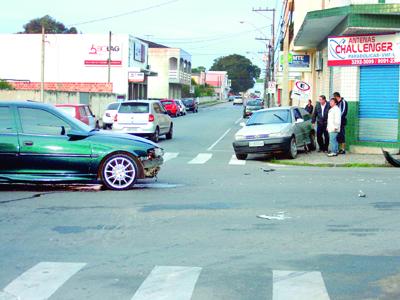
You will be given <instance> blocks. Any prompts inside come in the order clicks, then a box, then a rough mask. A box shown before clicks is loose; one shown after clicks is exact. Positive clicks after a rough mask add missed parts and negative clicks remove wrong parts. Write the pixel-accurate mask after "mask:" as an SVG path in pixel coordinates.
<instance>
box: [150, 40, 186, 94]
mask: <svg viewBox="0 0 400 300" xmlns="http://www.w3.org/2000/svg"><path fill="white" fill-rule="evenodd" d="M144 42H146V43H148V45H149V64H150V65H151V67H152V69H153V70H154V71H155V72H156V73H157V76H154V77H151V78H149V79H148V85H149V94H148V97H149V98H170V99H175V98H176V99H179V98H181V97H182V87H183V86H184V85H186V86H190V84H191V73H192V61H191V60H192V58H191V55H190V54H189V53H187V52H185V51H184V50H182V49H179V48H170V47H167V46H164V45H160V44H157V43H153V42H149V41H144Z"/></svg>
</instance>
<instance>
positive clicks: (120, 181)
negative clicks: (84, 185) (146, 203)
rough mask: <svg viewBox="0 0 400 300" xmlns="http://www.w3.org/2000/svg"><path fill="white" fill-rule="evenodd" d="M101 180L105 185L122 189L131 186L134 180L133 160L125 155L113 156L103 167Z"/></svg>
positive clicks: (134, 168) (134, 167)
mask: <svg viewBox="0 0 400 300" xmlns="http://www.w3.org/2000/svg"><path fill="white" fill-rule="evenodd" d="M103 180H104V183H105V184H106V185H107V187H109V188H111V189H115V190H123V189H127V188H129V187H131V186H132V185H133V184H134V182H135V180H136V165H135V162H134V161H133V160H132V159H131V158H129V157H127V156H122V155H121V156H120V155H118V156H113V157H111V158H110V159H108V160H107V162H106V163H105V164H104V167H103Z"/></svg>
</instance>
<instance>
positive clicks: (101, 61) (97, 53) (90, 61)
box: [84, 36, 123, 67]
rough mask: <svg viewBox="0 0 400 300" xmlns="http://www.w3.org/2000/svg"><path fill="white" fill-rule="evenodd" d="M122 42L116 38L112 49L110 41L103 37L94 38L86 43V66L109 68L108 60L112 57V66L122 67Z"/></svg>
mask: <svg viewBox="0 0 400 300" xmlns="http://www.w3.org/2000/svg"><path fill="white" fill-rule="evenodd" d="M122 47H123V45H122V42H121V41H119V40H118V39H116V38H115V37H114V39H113V41H112V44H111V47H110V46H109V45H108V41H107V40H106V39H104V38H103V37H102V36H98V37H97V36H96V37H93V38H92V39H91V40H89V41H86V46H85V48H86V51H87V52H86V54H85V59H84V65H85V66H87V67H90V66H98V67H104V66H108V59H109V57H110V56H111V60H110V66H122ZM110 52H111V55H110Z"/></svg>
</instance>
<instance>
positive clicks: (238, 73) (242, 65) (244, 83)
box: [210, 54, 261, 93]
mask: <svg viewBox="0 0 400 300" xmlns="http://www.w3.org/2000/svg"><path fill="white" fill-rule="evenodd" d="M210 70H211V71H227V72H228V76H229V79H231V80H232V86H231V88H232V90H233V92H234V93H238V92H245V91H247V90H248V89H251V88H252V87H253V86H254V81H255V79H257V78H258V77H259V76H260V73H261V69H260V68H259V67H257V66H256V65H253V64H252V62H251V61H250V60H249V59H248V58H246V57H244V56H242V55H239V54H232V55H228V56H223V57H220V58H217V59H215V60H214V64H213V65H212V67H211V69H210Z"/></svg>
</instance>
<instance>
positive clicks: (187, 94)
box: [182, 85, 190, 98]
mask: <svg viewBox="0 0 400 300" xmlns="http://www.w3.org/2000/svg"><path fill="white" fill-rule="evenodd" d="M188 97H190V85H183V86H182V98H188Z"/></svg>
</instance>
